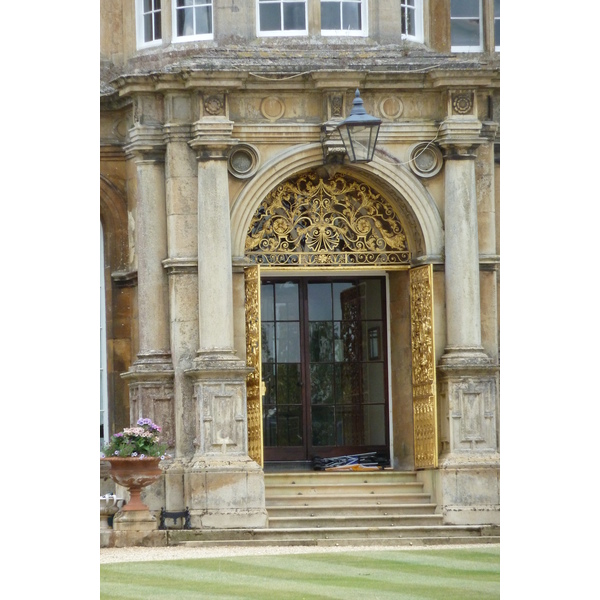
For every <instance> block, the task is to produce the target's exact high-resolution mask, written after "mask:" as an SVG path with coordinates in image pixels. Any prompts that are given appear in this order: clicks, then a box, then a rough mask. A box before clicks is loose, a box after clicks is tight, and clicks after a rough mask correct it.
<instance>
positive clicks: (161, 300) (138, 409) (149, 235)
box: [123, 125, 174, 440]
mask: <svg viewBox="0 0 600 600" xmlns="http://www.w3.org/2000/svg"><path fill="white" fill-rule="evenodd" d="M130 137H131V143H130V144H129V146H128V147H127V149H126V151H127V152H128V153H130V154H131V155H132V156H133V158H134V160H135V162H136V167H137V207H136V216H135V247H136V254H137V263H138V277H137V280H138V323H139V325H138V327H139V332H138V337H139V351H138V355H137V359H136V361H135V362H134V363H133V365H132V367H131V369H130V370H129V372H127V373H125V374H124V375H123V377H124V378H126V379H128V381H129V396H130V413H131V419H132V422H133V421H135V420H137V419H138V418H139V417H140V416H144V417H148V418H151V419H152V420H153V421H154V422H156V423H159V424H160V425H161V426H162V428H163V437H164V438H165V439H166V440H169V439H171V438H172V437H173V435H174V428H173V366H172V363H171V352H170V344H169V329H168V323H169V309H168V287H167V278H166V275H165V272H164V269H163V266H162V261H163V260H164V259H165V258H166V257H167V229H166V212H165V175H164V145H163V143H162V129H161V128H159V127H156V128H154V127H145V126H142V125H137V126H135V127H134V128H133V129H132V131H131V132H130Z"/></svg>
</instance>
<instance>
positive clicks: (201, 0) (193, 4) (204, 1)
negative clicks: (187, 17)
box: [171, 0, 215, 43]
mask: <svg viewBox="0 0 600 600" xmlns="http://www.w3.org/2000/svg"><path fill="white" fill-rule="evenodd" d="M182 1H183V2H185V4H183V5H182V6H178V0H171V14H172V40H173V43H178V42H193V41H197V40H212V39H214V31H215V18H214V15H215V11H214V1H213V0H182ZM204 7H208V9H209V12H210V32H207V33H192V34H189V35H178V34H177V16H178V14H179V12H181V11H183V10H185V9H193V10H192V14H193V15H194V16H193V20H192V24H193V27H194V31H195V30H196V16H195V13H196V11H195V9H196V8H204Z"/></svg>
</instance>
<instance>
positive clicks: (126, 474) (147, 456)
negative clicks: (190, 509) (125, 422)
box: [101, 418, 167, 511]
mask: <svg viewBox="0 0 600 600" xmlns="http://www.w3.org/2000/svg"><path fill="white" fill-rule="evenodd" d="M160 432H161V428H160V426H158V425H156V424H155V423H153V422H152V420H151V419H144V418H141V419H138V421H137V424H136V425H135V426H132V427H126V428H125V429H123V431H121V432H119V433H115V434H114V435H113V436H112V437H111V438H110V441H109V442H108V444H106V446H105V447H104V451H103V453H102V454H101V460H105V461H107V462H108V463H110V467H111V468H110V477H111V479H112V480H113V481H114V482H115V483H118V484H119V485H122V486H124V487H126V488H127V489H128V490H129V494H130V500H129V502H128V503H127V504H126V505H125V506H123V508H122V509H121V510H123V511H130V510H148V507H147V506H146V505H145V504H144V503H143V502H142V500H141V497H140V494H141V490H142V488H143V487H145V486H147V485H150V484H151V483H154V482H155V481H156V480H157V479H158V478H159V477H160V476H161V475H162V470H161V469H160V467H159V463H160V461H161V460H164V459H165V451H166V449H167V445H166V444H164V443H162V442H161V441H160V436H159V434H160Z"/></svg>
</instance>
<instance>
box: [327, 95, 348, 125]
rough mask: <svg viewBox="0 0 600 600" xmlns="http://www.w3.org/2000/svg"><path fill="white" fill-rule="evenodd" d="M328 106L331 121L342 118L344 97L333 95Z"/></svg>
mask: <svg viewBox="0 0 600 600" xmlns="http://www.w3.org/2000/svg"><path fill="white" fill-rule="evenodd" d="M329 105H330V107H331V117H330V118H332V119H335V118H341V117H342V108H343V106H344V97H343V96H342V95H341V94H334V95H332V96H331V97H330V99H329Z"/></svg>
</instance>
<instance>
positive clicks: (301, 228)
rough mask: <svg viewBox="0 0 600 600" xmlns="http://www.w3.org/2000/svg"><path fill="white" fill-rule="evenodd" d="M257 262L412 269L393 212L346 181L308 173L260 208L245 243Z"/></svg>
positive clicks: (361, 185) (377, 197)
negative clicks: (404, 267)
mask: <svg viewBox="0 0 600 600" xmlns="http://www.w3.org/2000/svg"><path fill="white" fill-rule="evenodd" d="M246 256H247V257H248V258H250V259H251V260H252V261H253V262H256V263H259V264H263V265H279V266H293V265H304V266H318V267H343V266H350V267H356V266H368V265H378V266H383V265H404V264H406V265H409V264H410V252H409V250H408V244H407V240H406V235H405V233H404V229H403V227H402V224H401V223H400V220H399V219H398V216H397V215H396V213H395V211H394V209H393V207H392V206H390V205H389V204H388V203H387V202H386V201H385V200H384V199H383V198H382V197H381V196H380V194H378V193H377V192H376V191H375V190H373V189H372V188H371V187H369V186H368V185H366V184H365V183H361V182H359V181H356V180H354V179H353V178H351V177H349V176H348V175H341V174H338V175H336V176H334V177H333V178H331V179H327V180H324V179H322V178H320V177H318V176H317V175H316V174H315V173H312V172H311V173H304V174H301V175H298V176H296V177H295V178H293V179H290V180H288V181H286V182H285V183H282V184H280V185H278V186H277V187H276V188H275V189H274V190H272V191H271V192H270V193H269V194H268V195H267V197H266V198H265V199H264V200H263V202H261V204H260V206H259V208H258V210H257V211H256V213H255V215H254V218H253V219H252V222H251V223H250V228H249V230H248V236H247V238H246Z"/></svg>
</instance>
